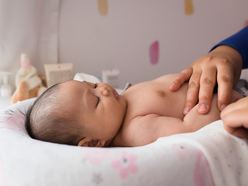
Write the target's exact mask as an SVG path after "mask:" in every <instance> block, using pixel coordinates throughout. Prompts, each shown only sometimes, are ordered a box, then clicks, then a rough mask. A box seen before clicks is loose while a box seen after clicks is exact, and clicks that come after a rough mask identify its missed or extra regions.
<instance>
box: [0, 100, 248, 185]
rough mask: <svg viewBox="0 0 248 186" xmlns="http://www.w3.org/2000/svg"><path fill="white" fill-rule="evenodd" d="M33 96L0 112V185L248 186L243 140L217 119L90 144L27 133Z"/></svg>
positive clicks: (246, 151) (245, 145) (245, 150)
mask: <svg viewBox="0 0 248 186" xmlns="http://www.w3.org/2000/svg"><path fill="white" fill-rule="evenodd" d="M34 100H35V99H30V100H26V101H23V102H19V103H16V104H14V105H12V106H10V107H8V108H6V109H5V110H3V111H2V112H1V114H0V185H1V186H33V185H36V186H46V185H48V186H54V185H59V186H72V185H73V186H82V185H87V186H89V185H106V186H109V185H151V186H154V185H173V186H177V185H197V186H204V185H206V186H207V185H208V186H210V185H225V186H226V185H227V186H228V185H230V186H235V185H239V186H240V185H247V183H248V178H247V173H248V162H247V157H248V149H247V140H244V139H239V138H237V137H234V136H231V135H230V134H228V133H227V132H226V131H225V130H224V129H223V126H222V122H221V121H216V122H214V123H212V124H210V125H208V126H206V127H204V128H202V129H201V130H199V131H197V132H195V133H187V134H178V135H173V136H169V137H163V138H160V139H158V140H157V141H155V142H154V143H151V144H149V145H146V146H142V147H125V148H124V147H119V148H91V147H77V146H68V145H60V144H53V143H48V142H42V141H38V140H34V139H32V138H30V137H29V136H28V134H27V132H26V131H25V128H24V121H25V117H24V116H23V115H22V113H23V112H25V111H26V110H27V108H28V106H30V105H31V104H32V103H33V101H34Z"/></svg>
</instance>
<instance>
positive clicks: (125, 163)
mask: <svg viewBox="0 0 248 186" xmlns="http://www.w3.org/2000/svg"><path fill="white" fill-rule="evenodd" d="M135 160H136V155H135V154H127V153H126V152H123V154H122V156H121V159H119V160H114V161H113V162H112V167H113V168H114V169H117V170H119V171H120V176H121V178H122V179H126V178H127V177H128V174H129V173H133V174H135V173H137V172H138V166H137V165H136V164H135Z"/></svg>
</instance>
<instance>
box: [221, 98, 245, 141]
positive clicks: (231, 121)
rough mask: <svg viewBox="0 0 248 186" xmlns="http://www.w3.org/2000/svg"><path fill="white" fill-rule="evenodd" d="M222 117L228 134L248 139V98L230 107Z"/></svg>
mask: <svg viewBox="0 0 248 186" xmlns="http://www.w3.org/2000/svg"><path fill="white" fill-rule="evenodd" d="M220 116H221V119H222V121H223V124H224V128H225V129H226V131H227V132H229V133H230V134H233V135H235V136H238V137H241V138H247V137H248V97H246V98H242V99H240V100H238V101H237V102H235V103H232V104H230V105H228V106H227V107H226V108H224V110H223V111H222V112H221V115H220Z"/></svg>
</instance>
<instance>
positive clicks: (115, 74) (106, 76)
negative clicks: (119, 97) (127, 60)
mask: <svg viewBox="0 0 248 186" xmlns="http://www.w3.org/2000/svg"><path fill="white" fill-rule="evenodd" d="M102 81H103V82H104V83H108V84H109V85H111V86H112V87H113V88H119V70H118V69H113V70H103V71H102Z"/></svg>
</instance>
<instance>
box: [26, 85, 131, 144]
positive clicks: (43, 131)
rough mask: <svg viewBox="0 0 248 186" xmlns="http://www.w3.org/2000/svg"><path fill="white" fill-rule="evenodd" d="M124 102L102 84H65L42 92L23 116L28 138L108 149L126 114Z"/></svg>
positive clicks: (120, 96)
mask: <svg viewBox="0 0 248 186" xmlns="http://www.w3.org/2000/svg"><path fill="white" fill-rule="evenodd" d="M126 107H127V105H126V100H125V99H124V97H123V96H122V95H119V94H118V93H117V92H116V91H115V89H113V88H112V87H111V86H110V85H108V84H105V83H98V84H92V83H89V82H79V81H67V82H65V83H61V84H56V85H54V86H53V87H51V88H49V89H48V90H47V91H45V92H44V93H43V94H42V95H41V96H40V97H39V98H37V100H36V101H35V103H34V104H33V105H32V107H31V108H30V109H29V110H28V112H27V120H26V129H27V131H28V133H29V135H30V136H31V137H32V138H35V139H38V140H42V141H49V142H54V143H60V144H69V145H79V146H96V147H103V146H109V144H110V143H111V141H112V140H113V139H114V137H115V136H116V134H117V133H118V131H119V129H120V127H121V125H122V122H123V120H124V117H125V113H126Z"/></svg>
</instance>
